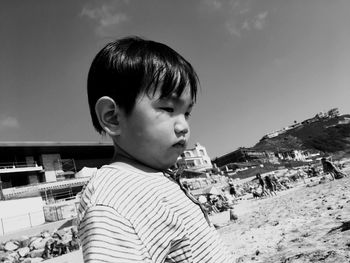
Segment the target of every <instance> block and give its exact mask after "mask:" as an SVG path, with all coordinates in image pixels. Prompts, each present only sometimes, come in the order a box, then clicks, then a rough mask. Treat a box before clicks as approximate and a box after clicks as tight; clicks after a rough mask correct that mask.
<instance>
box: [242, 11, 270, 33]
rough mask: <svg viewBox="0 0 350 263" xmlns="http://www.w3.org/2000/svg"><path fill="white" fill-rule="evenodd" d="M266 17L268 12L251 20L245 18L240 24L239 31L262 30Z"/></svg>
mask: <svg viewBox="0 0 350 263" xmlns="http://www.w3.org/2000/svg"><path fill="white" fill-rule="evenodd" d="M267 15H268V12H267V11H265V12H262V13H260V14H258V15H256V16H255V17H253V18H251V19H249V18H246V19H245V20H244V22H243V24H242V27H241V29H242V30H247V31H249V30H251V29H255V30H262V29H263V28H264V27H265V26H266V19H267Z"/></svg>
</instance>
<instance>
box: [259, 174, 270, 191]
mask: <svg viewBox="0 0 350 263" xmlns="http://www.w3.org/2000/svg"><path fill="white" fill-rule="evenodd" d="M256 178H257V179H258V182H259V185H260V187H261V196H269V195H270V194H269V193H268V192H267V191H266V187H265V181H264V179H262V178H261V174H260V173H257V174H256Z"/></svg>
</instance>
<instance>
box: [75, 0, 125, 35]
mask: <svg viewBox="0 0 350 263" xmlns="http://www.w3.org/2000/svg"><path fill="white" fill-rule="evenodd" d="M122 3H124V4H127V3H128V1H127V0H124V1H122V2H120V1H113V2H109V3H108V4H107V3H104V4H103V5H102V6H97V7H91V6H85V7H84V8H83V10H82V11H81V16H86V17H88V18H90V19H92V20H94V21H96V22H97V28H96V31H97V32H98V33H100V34H103V33H104V31H105V30H107V29H108V28H109V27H111V26H113V27H115V26H118V25H120V24H122V23H124V22H126V21H128V20H129V17H128V16H127V15H126V14H125V13H123V12H121V11H120V4H122Z"/></svg>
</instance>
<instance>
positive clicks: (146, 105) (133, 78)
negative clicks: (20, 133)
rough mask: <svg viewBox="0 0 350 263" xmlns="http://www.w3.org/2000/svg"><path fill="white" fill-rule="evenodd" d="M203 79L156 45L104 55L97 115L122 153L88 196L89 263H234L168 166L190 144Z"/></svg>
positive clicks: (84, 229)
mask: <svg viewBox="0 0 350 263" xmlns="http://www.w3.org/2000/svg"><path fill="white" fill-rule="evenodd" d="M197 85H198V82H197V75H196V73H195V71H194V69H193V68H192V66H191V65H190V63H188V62H187V61H186V60H185V59H184V58H183V57H182V56H181V55H179V54H178V53H177V52H175V51H174V50H173V49H171V48H170V47H168V46H166V45H164V44H161V43H157V42H154V41H148V40H143V39H140V38H137V37H128V38H123V39H119V40H117V41H114V42H111V43H109V44H107V45H106V46H105V47H104V48H103V49H102V50H101V51H100V52H99V53H98V54H97V55H96V57H95V58H94V60H93V62H92V65H91V67H90V71H89V75H88V100H89V106H90V113H91V116H92V121H93V124H94V127H95V128H96V130H97V131H98V132H99V133H101V134H108V135H109V137H111V139H112V141H113V144H114V148H115V154H114V157H113V159H112V162H111V164H109V165H105V166H103V167H102V168H100V169H99V170H98V171H97V173H96V174H95V175H94V176H93V177H92V178H91V180H90V181H89V183H88V184H87V186H86V187H85V189H84V192H83V194H82V196H81V201H80V205H79V209H78V218H79V221H80V224H79V235H80V239H81V242H82V251H83V258H84V262H91V263H95V262H113V263H119V262H123V263H131V262H138V263H140V262H148V263H158V262H159V263H160V262H197V263H199V262H207V263H220V262H225V263H226V262H232V260H231V259H230V256H229V255H228V253H227V249H225V246H224V245H223V243H222V242H221V240H220V238H219V236H218V234H217V232H216V231H215V228H214V226H213V225H212V224H211V222H210V221H209V219H208V217H207V214H205V213H204V212H203V211H204V210H203V209H202V206H201V205H200V203H199V202H198V200H196V199H195V198H193V196H190V195H189V194H188V192H187V191H186V189H184V188H182V187H181V185H179V184H178V182H177V181H175V180H174V179H173V178H172V173H171V172H170V171H169V170H168V169H169V167H171V166H172V165H173V164H174V163H175V162H176V160H177V158H178V156H180V155H181V154H182V153H183V151H184V150H185V149H186V146H187V142H188V139H189V134H190V130H189V129H190V128H189V123H188V121H189V117H190V114H191V110H192V107H193V105H194V102H195V100H196V94H197Z"/></svg>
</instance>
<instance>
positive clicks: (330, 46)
mask: <svg viewBox="0 0 350 263" xmlns="http://www.w3.org/2000/svg"><path fill="white" fill-rule="evenodd" d="M349 11H350V1H348V0H332V1H329V0H293V1H289V0H225V1H224V0H222V1H221V0H214V1H210V0H192V1H188V0H177V1H171V0H145V1H136V0H119V1H117V0H116V1H106V0H99V1H81V0H75V1H71V0H60V1H53V0H32V1H17V0H2V1H1V2H0V35H1V41H0V91H1V93H0V141H101V140H106V139H103V138H102V137H101V136H99V135H98V134H97V133H96V132H95V131H94V129H93V127H92V125H91V124H90V123H91V121H90V116H89V110H88V104H87V96H86V78H87V72H88V69H89V66H90V63H91V60H92V59H93V57H94V56H95V54H96V53H97V52H98V50H100V49H101V48H102V47H103V46H104V45H105V44H106V43H107V42H109V41H111V40H114V39H116V38H120V37H123V36H127V35H138V36H142V37H145V38H148V39H152V40H156V41H159V42H163V43H165V44H168V45H170V46H171V47H172V48H174V49H175V50H177V51H178V52H179V53H181V54H182V55H183V56H184V57H185V58H187V59H188V60H189V61H190V62H191V63H192V64H193V66H194V68H195V69H196V70H197V72H198V75H199V78H200V81H201V86H202V91H201V93H200V95H199V99H198V103H197V105H196V107H195V108H194V111H193V114H192V117H191V128H192V130H191V134H192V137H191V141H190V146H193V145H194V143H195V142H199V143H201V144H202V145H204V146H206V147H207V150H208V153H209V155H210V156H211V157H212V158H214V157H216V156H220V155H223V154H225V153H228V152H230V151H233V150H235V149H237V148H238V147H240V146H245V147H249V146H253V145H254V144H255V143H256V142H258V140H259V139H260V138H261V137H262V136H263V135H264V134H266V133H268V132H271V131H273V130H277V129H280V128H283V127H285V126H287V125H289V124H292V123H293V121H294V120H297V121H302V120H304V119H306V118H310V117H312V116H314V115H315V114H316V113H318V112H321V111H327V110H329V109H331V108H334V107H338V108H339V110H340V112H341V113H344V114H345V113H350V30H349V28H350V15H349Z"/></svg>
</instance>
